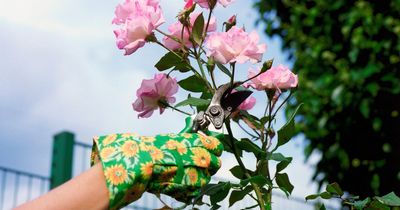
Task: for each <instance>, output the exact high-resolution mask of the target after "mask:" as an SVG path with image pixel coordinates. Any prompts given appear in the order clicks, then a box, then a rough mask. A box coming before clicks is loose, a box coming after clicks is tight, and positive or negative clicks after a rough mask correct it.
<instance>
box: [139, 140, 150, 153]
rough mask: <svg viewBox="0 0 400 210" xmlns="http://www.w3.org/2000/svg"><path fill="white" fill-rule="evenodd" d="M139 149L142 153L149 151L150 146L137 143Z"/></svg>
mask: <svg viewBox="0 0 400 210" xmlns="http://www.w3.org/2000/svg"><path fill="white" fill-rule="evenodd" d="M139 147H140V150H142V151H149V149H150V145H147V144H145V143H143V142H140V143H139Z"/></svg>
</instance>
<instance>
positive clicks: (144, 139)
mask: <svg viewBox="0 0 400 210" xmlns="http://www.w3.org/2000/svg"><path fill="white" fill-rule="evenodd" d="M140 140H142V141H143V142H148V143H151V142H154V140H156V138H154V137H152V136H141V137H140Z"/></svg>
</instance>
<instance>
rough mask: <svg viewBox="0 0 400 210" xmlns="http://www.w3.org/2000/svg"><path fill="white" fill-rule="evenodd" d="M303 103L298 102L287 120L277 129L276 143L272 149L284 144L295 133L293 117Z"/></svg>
mask: <svg viewBox="0 0 400 210" xmlns="http://www.w3.org/2000/svg"><path fill="white" fill-rule="evenodd" d="M302 105H303V104H299V105H298V106H297V108H296V110H295V111H294V113H293V114H292V116H291V117H290V118H289V121H288V122H287V123H286V124H285V125H284V126H282V128H281V129H279V131H278V143H277V145H276V147H275V149H274V150H276V149H277V148H278V147H280V146H282V145H284V144H286V143H287V142H288V141H289V140H290V139H291V138H292V137H293V136H294V134H295V127H294V117H295V116H296V113H297V111H299V109H300V107H301V106H302Z"/></svg>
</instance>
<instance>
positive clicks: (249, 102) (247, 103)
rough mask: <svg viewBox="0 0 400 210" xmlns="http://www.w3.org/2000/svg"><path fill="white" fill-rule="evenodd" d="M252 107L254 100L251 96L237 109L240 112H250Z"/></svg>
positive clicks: (254, 103)
mask: <svg viewBox="0 0 400 210" xmlns="http://www.w3.org/2000/svg"><path fill="white" fill-rule="evenodd" d="M254 105H256V98H254V97H253V96H250V97H248V98H246V100H244V101H243V102H242V103H241V104H240V105H239V107H238V109H240V110H250V109H252V108H253V107H254Z"/></svg>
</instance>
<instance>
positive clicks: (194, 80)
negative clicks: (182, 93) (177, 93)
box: [178, 75, 207, 93]
mask: <svg viewBox="0 0 400 210" xmlns="http://www.w3.org/2000/svg"><path fill="white" fill-rule="evenodd" d="M178 84H179V86H181V87H182V88H183V89H185V90H187V91H191V92H200V93H201V92H205V91H207V84H206V83H205V82H204V80H203V79H201V78H199V77H198V76H196V75H192V76H190V77H188V78H186V79H183V80H181V81H179V82H178Z"/></svg>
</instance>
